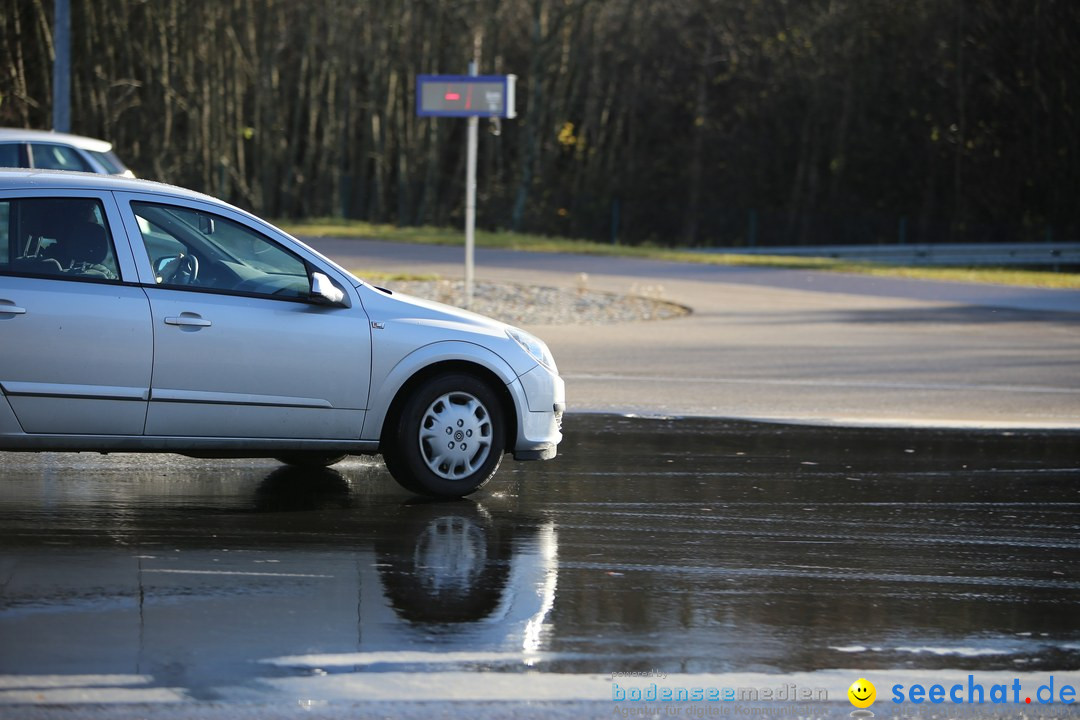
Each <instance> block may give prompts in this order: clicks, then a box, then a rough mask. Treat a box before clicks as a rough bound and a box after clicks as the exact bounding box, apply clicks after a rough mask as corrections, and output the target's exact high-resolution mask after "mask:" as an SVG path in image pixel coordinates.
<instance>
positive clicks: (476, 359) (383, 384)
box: [360, 340, 526, 440]
mask: <svg viewBox="0 0 1080 720" xmlns="http://www.w3.org/2000/svg"><path fill="white" fill-rule="evenodd" d="M446 362H465V363H471V364H473V365H477V366H479V367H482V368H484V369H485V370H488V371H490V372H491V373H492V374H494V375H495V376H496V377H498V378H499V379H500V380H501V381H502V382H504V383H505V384H506V385H507V386H508V390H509V391H510V396H511V397H512V398H513V400H514V405H515V407H516V412H518V413H520V408H522V407H523V403H524V402H526V399H525V397H524V393H523V392H522V390H521V383H520V382H517V374H516V373H515V372H514V369H513V368H512V367H510V365H509V363H507V362H506V361H505V360H503V359H502V358H501V357H500V356H499V355H498V354H497V353H495V352H492V351H491V350H489V349H488V348H486V347H484V346H483V345H477V344H476V343H471V342H466V341H463V340H443V341H440V342H434V343H431V344H429V345H425V346H423V347H421V348H417V349H416V350H413V351H412V352H411V353H409V354H408V355H406V356H405V357H403V358H401V359H400V360H399V361H398V362H397V363H396V364H395V365H394V366H393V367H392V368H391V369H390V370H389V371H388V372H386V373H385V375H383V376H382V378H381V379H377V378H374V377H373V378H372V380H371V398H370V402H368V408H369V409H368V413H367V417H366V418H365V420H364V429H363V432H362V433H361V435H360V437H361V439H363V440H378V439H379V438H380V437H381V435H382V428H383V423H384V422H385V421H386V414H387V412H388V411H389V410H390V406H391V405H392V404H393V402H394V398H396V397H397V394H398V393H399V392H400V391H401V388H402V387H404V385H405V383H407V382H408V381H409V379H410V378H412V377H414V376H415V375H416V374H417V373H419V372H422V371H423V370H424V369H426V368H429V367H431V366H433V365H438V364H440V363H446Z"/></svg>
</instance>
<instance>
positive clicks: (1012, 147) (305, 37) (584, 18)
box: [0, 0, 1080, 246]
mask: <svg viewBox="0 0 1080 720" xmlns="http://www.w3.org/2000/svg"><path fill="white" fill-rule="evenodd" d="M71 12H72V58H73V78H72V88H73V90H72V130H73V132H76V133H79V134H84V135H90V136H93V137H101V138H105V139H108V140H110V141H112V142H113V143H114V144H115V146H116V150H117V152H118V154H119V155H121V157H122V158H123V159H124V160H125V161H126V162H127V163H128V164H129V165H130V166H131V167H132V168H133V169H134V170H135V172H136V174H138V175H139V176H141V177H147V178H152V179H156V180H162V181H167V182H172V183H176V184H179V185H183V186H187V187H191V188H194V189H197V190H201V191H204V192H207V193H210V194H213V195H217V196H220V197H223V198H225V199H227V200H229V201H231V202H234V203H236V204H238V205H240V206H242V207H245V208H248V209H250V210H252V211H254V212H257V213H259V214H263V215H269V216H272V217H278V218H314V217H347V218H356V219H363V220H367V221H371V222H381V223H396V224H398V225H403V226H407V225H436V226H445V225H459V224H460V222H461V216H462V214H463V200H464V176H465V171H464V161H465V158H464V155H465V153H464V145H465V122H464V121H463V120H458V119H447V118H440V119H435V118H426V117H425V118H421V117H417V115H416V109H415V77H416V75H417V74H424V73H448V74H464V73H465V71H466V68H467V64H468V62H469V60H470V59H471V58H472V57H473V54H474V49H475V48H477V47H479V50H480V52H479V56H480V65H479V67H480V72H481V74H506V73H513V74H516V75H517V76H518V92H517V106H518V117H517V118H516V119H513V120H506V121H503V122H502V123H501V128H498V130H499V132H498V134H495V132H494V130H495V129H496V128H494V127H490V126H489V124H488V122H487V121H483V123H484V124H483V125H482V134H481V142H480V167H479V185H478V217H479V222H480V224H481V225H482V226H484V227H488V228H503V229H510V230H516V231H528V232H533V233H541V234H552V235H561V236H568V237H582V238H591V239H596V240H602V241H612V242H615V241H617V242H620V243H627V244H634V243H641V242H652V243H658V244H662V245H694V246H701V245H706V246H710V245H723V246H741V245H802V244H843V243H897V242H910V243H915V242H947V241H953V242H957V241H977V242H993V241H1009V242H1019V241H1041V240H1076V239H1077V235H1078V234H1080V233H1078V230H1080V202H1078V199H1080V123H1078V119H1080V42H1078V34H1080V3H1078V2H1076V1H1075V0H1025V1H1023V2H1021V1H1019V0H903V1H897V0H309V1H303V2H302V1H300V0H72V1H71ZM52 23H53V7H52V2H51V0H0V125H4V126H21V127H35V128H45V129H47V128H49V127H50V117H51V92H52V91H51V83H52V77H51V74H52V58H53V48H52ZM484 130H491V131H492V132H484Z"/></svg>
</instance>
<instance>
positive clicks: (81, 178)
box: [0, 168, 248, 214]
mask: <svg viewBox="0 0 1080 720" xmlns="http://www.w3.org/2000/svg"><path fill="white" fill-rule="evenodd" d="M0 190H105V191H117V192H135V193H156V194H159V195H162V194H164V195H170V196H172V197H177V198H183V199H186V200H198V201H201V202H210V203H214V204H215V205H223V206H225V207H229V208H232V206H231V205H229V204H228V203H226V202H224V201H222V200H219V199H218V198H215V197H211V196H210V195H204V194H203V193H200V192H195V191H194V190H188V189H186V188H182V187H178V186H176V185H168V184H166V183H160V182H154V181H153V180H137V179H135V178H127V177H122V176H120V175H100V174H97V173H88V172H75V171H73V170H34V169H29V170H27V169H19V168H0ZM235 209H237V210H239V208H235ZM241 212H245V211H243V210H241ZM245 214H248V213H246V212H245Z"/></svg>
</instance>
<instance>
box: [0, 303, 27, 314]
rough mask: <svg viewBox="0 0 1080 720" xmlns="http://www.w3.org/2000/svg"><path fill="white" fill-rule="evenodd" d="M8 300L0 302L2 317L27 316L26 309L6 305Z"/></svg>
mask: <svg viewBox="0 0 1080 720" xmlns="http://www.w3.org/2000/svg"><path fill="white" fill-rule="evenodd" d="M6 302H8V301H7V300H0V315H25V314H26V308H21V307H16V306H15V305H6V304H5V303H6Z"/></svg>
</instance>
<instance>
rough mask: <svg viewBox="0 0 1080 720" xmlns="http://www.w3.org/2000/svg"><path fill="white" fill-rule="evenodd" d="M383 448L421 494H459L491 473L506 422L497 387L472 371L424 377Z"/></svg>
mask: <svg viewBox="0 0 1080 720" xmlns="http://www.w3.org/2000/svg"><path fill="white" fill-rule="evenodd" d="M389 429H390V432H389V433H388V434H387V435H386V437H385V439H384V441H383V447H382V453H383V458H384V459H385V461H386V467H387V469H388V470H390V474H391V475H393V476H394V479H395V480H397V481H398V483H400V484H401V486H402V487H404V488H406V489H407V490H411V491H412V492H415V493H419V494H422V495H434V496H437V497H462V496H464V495H468V494H469V493H471V492H475V491H476V490H478V489H480V488H481V487H483V486H484V485H485V484H486V483H487V482H488V480H490V479H491V478H492V476H493V475H495V471H496V470H498V468H499V463H500V462H501V461H502V456H503V451H504V449H505V447H506V426H505V423H504V419H503V410H502V406H501V405H500V404H499V398H498V397H497V396H496V395H495V391H494V390H492V388H491V387H490V386H489V385H488V384H487V383H485V382H484V381H482V380H480V379H478V378H476V377H473V376H472V375H466V374H460V373H448V374H445V375H437V376H435V377H433V378H431V379H429V380H426V381H425V382H423V383H422V384H421V385H420V386H419V387H417V388H416V389H415V391H414V392H413V393H412V394H411V395H410V396H409V397H408V398H407V399H406V400H405V403H404V405H403V406H402V408H401V412H400V413H399V414H398V416H397V422H396V423H395V424H394V425H393V426H392V427H391V428H389Z"/></svg>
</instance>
